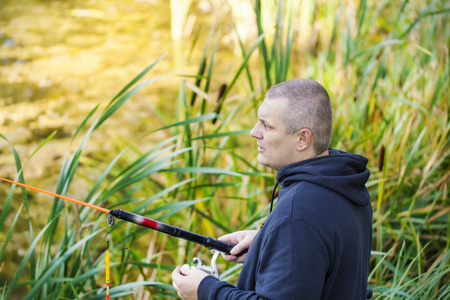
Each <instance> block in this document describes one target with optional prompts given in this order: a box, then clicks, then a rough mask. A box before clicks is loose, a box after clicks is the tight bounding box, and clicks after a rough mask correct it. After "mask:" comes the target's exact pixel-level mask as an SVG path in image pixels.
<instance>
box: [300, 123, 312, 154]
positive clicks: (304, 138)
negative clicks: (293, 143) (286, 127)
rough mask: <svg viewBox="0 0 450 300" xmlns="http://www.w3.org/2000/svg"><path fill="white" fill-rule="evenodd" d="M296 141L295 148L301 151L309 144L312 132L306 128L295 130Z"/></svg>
mask: <svg viewBox="0 0 450 300" xmlns="http://www.w3.org/2000/svg"><path fill="white" fill-rule="evenodd" d="M297 137H298V142H297V148H296V149H297V150H298V151H303V150H306V149H307V148H308V147H309V145H310V144H311V140H312V132H311V130H309V129H308V128H303V129H300V130H299V131H298V132H297Z"/></svg>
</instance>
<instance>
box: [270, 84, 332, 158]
mask: <svg viewBox="0 0 450 300" xmlns="http://www.w3.org/2000/svg"><path fill="white" fill-rule="evenodd" d="M266 99H270V100H275V99H288V100H289V102H288V106H287V107H286V109H285V110H284V112H282V113H281V116H280V118H281V119H282V120H283V123H284V125H285V126H286V134H294V133H296V132H297V131H299V130H300V129H303V128H307V129H309V130H311V133H312V136H313V140H314V143H313V149H314V151H315V152H316V154H320V153H322V152H324V151H326V150H327V149H328V147H329V146H330V140H331V127H332V112H331V103H330V98H329V97H328V93H327V91H326V90H325V88H324V87H323V86H322V85H321V84H320V83H318V82H316V81H314V80H312V79H294V80H289V81H285V82H282V83H279V84H277V85H275V86H273V87H272V88H271V89H270V90H269V91H268V92H267V93H266Z"/></svg>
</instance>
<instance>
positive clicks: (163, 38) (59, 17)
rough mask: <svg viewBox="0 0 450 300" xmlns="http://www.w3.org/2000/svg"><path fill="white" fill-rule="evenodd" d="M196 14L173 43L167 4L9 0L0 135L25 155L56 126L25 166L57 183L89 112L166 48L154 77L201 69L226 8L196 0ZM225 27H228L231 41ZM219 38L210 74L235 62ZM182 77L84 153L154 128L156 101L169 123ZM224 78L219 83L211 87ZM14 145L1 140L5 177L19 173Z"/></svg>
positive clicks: (130, 107)
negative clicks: (211, 34)
mask: <svg viewBox="0 0 450 300" xmlns="http://www.w3.org/2000/svg"><path fill="white" fill-rule="evenodd" d="M213 3H214V1H213ZM190 11H191V13H190V14H189V18H188V22H187V25H186V28H185V33H187V35H186V36H184V37H183V38H182V39H181V40H178V41H173V40H172V38H171V31H170V24H171V18H170V16H171V11H170V1H157V0H136V1H87V0H77V1H23V0H22V1H20V0H19V1H6V2H4V1H3V4H2V7H1V8H0V108H1V109H0V133H2V134H3V135H4V136H5V137H6V138H8V140H9V141H10V142H11V143H12V144H13V145H14V147H15V148H16V150H17V151H18V153H19V155H20V157H21V159H22V160H25V159H26V158H27V157H28V156H29V155H31V153H32V152H33V151H34V150H35V149H36V147H37V146H38V145H39V144H40V143H41V142H43V141H44V140H45V138H46V137H47V136H49V135H50V134H51V133H52V132H54V131H56V135H55V138H54V140H53V141H52V142H50V143H49V144H48V145H46V146H45V147H44V148H43V149H42V150H40V151H39V152H38V153H37V154H36V155H35V157H33V158H32V160H31V161H30V162H29V164H32V165H33V167H29V168H27V169H26V175H27V177H28V179H29V180H33V179H43V178H47V179H51V180H54V179H55V178H54V176H55V175H56V176H57V173H56V174H53V173H54V172H55V170H53V167H52V166H53V165H56V166H55V167H56V168H59V165H58V161H59V160H60V158H61V157H63V156H64V155H65V153H66V152H67V151H68V150H69V148H70V144H69V141H70V138H71V137H72V135H73V134H74V132H75V130H76V128H77V127H78V125H79V124H80V123H81V121H82V120H83V119H84V118H85V117H86V115H87V114H88V112H89V111H90V110H91V109H93V108H94V106H95V105H96V104H98V103H101V104H102V106H101V108H100V111H101V109H102V107H104V106H105V105H106V104H107V103H108V102H109V101H110V100H111V99H112V97H113V96H114V95H115V94H117V92H118V91H119V90H120V89H121V88H122V87H124V86H125V85H126V84H127V83H128V82H129V81H130V80H131V79H132V78H134V76H136V75H137V74H138V73H139V72H141V71H142V70H143V69H144V68H145V67H146V66H148V65H149V64H151V63H152V62H153V61H155V60H156V59H158V58H159V57H161V56H162V55H164V54H167V56H166V57H165V58H164V60H163V61H161V62H160V63H159V64H158V65H157V66H156V67H155V68H154V69H153V70H152V71H151V72H150V73H149V77H150V78H152V77H156V76H160V75H178V74H189V75H193V74H196V72H197V70H198V66H199V63H200V58H201V55H202V53H203V46H204V45H205V43H206V38H207V36H208V33H209V30H210V29H211V26H212V25H211V24H212V22H213V21H214V20H215V19H216V18H217V15H218V14H219V13H220V9H218V8H215V7H212V6H211V4H210V3H209V2H208V1H194V2H193V3H192V5H191V10H190ZM222 14H223V11H222ZM189 24H190V25H189ZM188 27H189V28H188ZM228 27H230V26H228ZM231 29H232V28H231V27H230V28H228V30H231ZM226 30H227V29H222V33H223V36H225V37H226V35H227V33H226ZM186 31H187V32H186ZM223 40H224V41H225V42H222V43H221V47H220V50H218V53H217V59H219V60H221V63H220V64H218V65H217V67H215V70H214V71H215V72H218V73H220V72H226V71H229V69H230V65H232V60H233V59H232V56H233V53H232V51H231V50H230V48H228V47H227V43H226V40H227V39H226V38H224V39H223ZM194 41H195V45H194V46H193V44H194ZM229 43H230V42H229ZM227 61H228V62H227ZM219 78H221V79H222V78H223V79H225V76H219ZM181 80H182V78H181V77H179V76H170V77H168V78H165V79H164V80H159V81H157V82H155V83H152V84H150V85H149V86H148V87H146V88H145V89H144V90H142V91H141V92H140V93H139V95H138V96H136V97H134V99H132V100H130V101H129V102H128V103H127V104H126V105H125V107H123V108H122V109H121V110H120V111H119V112H118V114H117V115H116V116H114V118H111V119H110V120H108V121H107V125H106V126H104V127H106V128H102V136H98V137H96V139H95V141H94V142H93V141H91V142H90V144H92V143H96V145H91V146H90V147H92V148H93V149H91V148H89V149H86V151H95V150H96V149H98V147H100V148H104V149H108V147H110V146H111V145H110V142H111V140H112V138H113V137H118V136H124V137H126V138H128V139H130V140H132V139H133V138H135V137H136V136H138V134H137V133H139V132H141V131H146V130H147V131H148V130H149V128H152V127H151V126H153V125H154V126H156V124H152V121H151V120H152V119H153V116H154V112H153V111H152V107H153V106H157V107H158V109H161V110H162V111H163V112H164V113H165V114H167V115H168V119H169V120H170V118H171V115H172V111H173V107H174V105H175V103H176V97H177V92H178V88H179V85H180V82H181ZM187 80H190V81H192V82H193V81H194V80H193V79H187ZM221 83H222V82H213V83H212V88H211V91H215V89H217V88H218V86H220V84H221ZM9 148H10V146H9V145H8V144H7V143H6V142H5V141H3V140H1V141H0V174H2V175H3V176H4V177H14V176H15V174H16V173H17V171H16V170H15V166H14V161H13V157H12V154H11V151H10V150H9ZM33 181H34V180H33Z"/></svg>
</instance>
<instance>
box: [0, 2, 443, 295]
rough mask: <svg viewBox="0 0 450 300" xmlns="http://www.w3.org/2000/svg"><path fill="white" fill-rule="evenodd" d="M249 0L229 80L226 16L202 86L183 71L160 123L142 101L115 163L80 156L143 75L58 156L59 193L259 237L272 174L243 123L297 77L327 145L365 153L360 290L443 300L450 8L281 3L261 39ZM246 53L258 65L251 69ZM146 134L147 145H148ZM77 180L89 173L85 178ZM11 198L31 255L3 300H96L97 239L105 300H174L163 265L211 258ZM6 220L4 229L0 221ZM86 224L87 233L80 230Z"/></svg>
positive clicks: (67, 209) (159, 238) (99, 288)
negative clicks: (366, 229)
mask: <svg viewBox="0 0 450 300" xmlns="http://www.w3.org/2000/svg"><path fill="white" fill-rule="evenodd" d="M253 3H254V9H255V11H254V13H255V15H254V16H255V22H256V23H255V27H256V28H257V30H256V31H257V35H256V36H255V37H254V39H253V40H252V41H250V42H249V43H248V44H247V43H246V42H245V41H244V40H240V39H238V41H237V42H238V43H237V44H236V46H237V47H239V49H240V51H241V53H242V58H241V60H240V61H239V63H238V64H237V65H236V66H235V67H234V69H233V71H232V72H230V74H227V76H225V77H224V76H221V77H220V79H217V78H216V77H214V76H215V73H214V72H213V67H215V66H216V65H219V64H221V63H222V62H221V61H220V60H217V49H218V48H219V47H221V44H220V43H221V42H220V40H221V39H220V37H221V35H222V34H223V33H222V29H221V28H222V27H221V26H220V25H221V23H220V22H225V21H224V20H219V21H218V22H217V24H218V25H217V26H216V25H215V26H213V27H212V29H211V31H210V34H209V37H208V39H207V42H206V45H205V47H204V48H203V56H202V58H201V59H200V61H199V62H198V64H199V68H198V69H199V71H198V72H197V73H196V74H194V75H193V77H194V78H195V80H196V82H194V83H191V82H190V80H191V77H186V79H185V80H184V81H182V82H181V84H180V86H179V89H178V90H179V92H178V98H177V99H176V110H175V113H174V114H173V115H174V118H173V119H171V120H167V118H166V117H165V116H164V115H163V114H162V113H159V111H158V107H156V106H152V109H153V110H154V111H155V112H157V113H156V115H157V118H158V122H159V123H160V124H163V125H162V126H161V127H160V128H158V129H156V130H152V131H149V132H146V133H144V134H142V135H141V136H140V137H138V138H136V139H135V140H133V141H128V140H127V139H126V138H122V139H119V138H118V140H117V142H116V148H115V152H114V154H113V155H112V157H110V158H109V160H106V159H102V160H99V159H96V158H90V157H85V156H83V149H84V148H85V147H86V144H87V143H88V141H89V138H91V136H92V133H93V132H94V131H95V130H96V129H97V128H98V127H99V126H100V125H101V124H102V123H103V122H104V121H106V120H107V119H108V118H111V117H113V114H114V112H115V111H116V110H117V109H119V108H120V107H121V106H122V104H123V103H124V102H125V101H128V99H130V98H131V97H132V96H133V95H135V94H136V93H137V92H138V91H139V90H140V89H141V88H143V87H144V86H145V85H147V84H148V83H150V82H151V81H153V80H155V79H156V78H154V79H150V80H147V81H145V80H144V81H142V78H143V76H144V75H145V74H146V73H147V72H149V71H150V70H151V68H152V67H153V65H154V64H153V65H151V66H150V67H148V68H147V69H145V70H144V71H143V72H142V73H141V74H140V75H139V76H137V77H136V78H135V79H134V80H132V82H130V84H128V85H127V86H126V87H125V88H124V89H123V90H122V91H121V92H120V93H119V94H118V95H117V97H115V98H114V99H113V100H112V101H111V103H110V105H109V106H108V107H107V108H106V109H105V111H103V113H101V114H100V117H99V118H97V119H96V120H94V121H93V122H92V121H91V119H92V118H93V117H94V116H95V115H96V114H97V108H94V109H93V111H92V112H91V113H90V114H89V115H88V116H87V117H86V118H85V120H84V121H83V123H82V124H81V125H80V127H79V130H77V132H76V133H75V135H74V138H75V136H78V135H81V134H84V138H83V140H82V142H81V143H80V145H79V146H78V148H76V150H75V151H74V153H72V154H69V153H68V154H67V156H66V158H65V160H64V164H63V165H62V167H61V173H60V177H59V181H58V185H57V188H56V192H58V193H62V194H66V193H68V192H69V191H70V187H71V183H72V181H73V178H74V176H79V177H81V178H84V179H85V180H86V181H87V182H88V183H89V185H90V186H91V187H92V188H91V190H90V192H89V193H88V195H87V196H86V198H85V199H84V200H85V201H86V202H90V203H95V204H97V205H104V206H106V207H108V208H119V207H120V208H123V209H125V210H129V211H132V212H134V213H138V214H142V215H145V216H148V217H151V218H153V219H157V220H161V221H165V222H167V223H170V224H172V225H175V226H179V227H182V228H185V229H187V230H191V231H195V232H198V233H200V234H204V235H210V236H214V237H217V236H220V235H221V234H224V233H227V232H231V231H234V230H239V229H248V228H256V227H257V226H258V224H259V223H260V222H262V221H263V220H264V218H265V216H266V215H267V198H268V194H269V190H270V189H271V188H272V187H273V184H274V181H275V179H274V173H273V172H272V171H271V170H268V169H266V168H263V167H261V166H259V165H258V163H257V160H256V153H254V152H255V151H254V144H251V141H249V139H250V138H249V137H248V136H247V133H248V128H249V127H250V126H251V124H252V123H253V121H255V120H256V110H257V107H258V105H259V103H260V102H261V101H262V97H263V95H264V92H265V91H266V90H267V88H268V87H270V86H271V85H273V84H276V83H277V82H280V81H283V80H288V79H292V78H294V77H308V78H314V79H316V80H318V81H319V82H321V83H322V84H323V85H324V86H325V87H327V89H328V90H329V93H330V96H331V98H332V103H333V109H334V126H333V140H332V147H335V148H339V149H342V150H346V151H350V152H356V153H358V154H362V155H364V156H367V157H368V158H369V159H370V162H369V166H368V167H369V169H370V170H371V173H372V174H371V178H370V180H369V182H368V188H369V192H370V196H371V200H372V207H373V211H374V218H373V241H372V244H373V247H372V250H373V251H372V255H371V256H372V259H371V265H370V274H369V276H368V281H369V286H370V287H371V288H372V289H373V290H374V297H373V299H447V298H448V297H449V296H450V288H449V276H448V274H449V271H450V268H449V258H450V254H449V247H450V244H449V242H448V241H449V239H450V232H449V225H450V224H449V223H450V218H449V212H450V208H449V203H448V179H449V176H450V172H449V165H450V159H449V156H450V138H449V131H450V122H449V118H448V112H449V101H448V95H447V94H448V93H447V91H448V88H449V54H448V49H447V48H448V47H447V46H446V45H447V44H448V41H449V40H450V32H449V30H448V29H446V28H448V14H449V12H450V9H448V8H446V7H445V5H444V4H443V3H442V2H441V1H428V2H426V3H423V2H420V1H417V2H414V1H413V2H408V1H403V2H402V3H396V2H392V1H381V2H380V3H373V2H371V1H364V0H362V1H360V3H358V4H357V5H356V4H354V3H353V2H345V3H341V2H340V1H327V2H326V3H325V2H323V1H314V2H313V3H314V5H306V4H302V5H300V6H297V4H296V3H297V2H295V1H279V2H278V3H279V4H278V6H277V7H276V13H275V14H274V15H273V22H274V24H277V25H276V27H275V29H274V30H272V31H267V30H266V29H264V26H263V25H264V24H263V22H262V20H263V18H262V15H263V14H264V12H263V11H262V9H264V6H263V7H261V5H260V1H256V0H255V1H254V2H253ZM305 16H309V17H308V18H307V20H309V21H308V22H306V21H305V20H304V19H302V17H305ZM298 24H302V26H303V27H301V28H302V29H304V30H305V31H304V32H303V33H302V32H299V29H298V26H297V25H298ZM234 25H235V24H234ZM233 27H234V28H236V26H233ZM305 32H306V33H305ZM307 33H308V34H307ZM299 38H301V39H307V40H308V43H300V42H299ZM305 44H306V45H308V46H307V47H305ZM300 45H302V46H300ZM253 59H257V60H259V62H260V63H258V64H256V66H255V65H253V64H252V62H253V61H252V60H253ZM158 61H159V60H157V61H156V62H155V63H157V62H158ZM223 78H226V79H223ZM260 78H262V80H260ZM244 82H245V83H246V84H244ZM214 86H217V87H218V88H217V89H216V90H214V89H213V87H214ZM194 95H195V96H194ZM193 99H194V101H192V100H193ZM195 99H196V100H195ZM215 100H216V101H215ZM150 105H152V104H150ZM213 120H216V121H215V123H213ZM91 122H92V123H91ZM90 123H91V125H90V127H88V124H90ZM155 135H157V138H156V137H155V140H157V142H154V144H153V146H152V147H150V148H146V147H144V146H143V145H144V144H145V143H144V142H145V141H146V139H149V138H151V137H153V136H155ZM0 137H2V139H3V140H4V141H6V142H7V137H5V136H0ZM51 138H52V137H51V136H50V137H49V138H48V139H47V140H46V141H44V142H43V143H42V144H43V145H45V144H46V143H47V141H48V140H50V139H51ZM73 140H75V139H73ZM11 147H12V149H14V147H13V146H11ZM40 148H41V147H39V148H38V149H36V151H38V150H39V149H40ZM381 149H383V150H381ZM13 154H14V158H15V162H16V169H17V174H18V176H17V179H18V180H19V181H21V182H24V178H25V177H23V174H24V173H26V164H24V165H25V167H23V166H22V163H21V159H20V157H19V156H18V155H17V153H16V152H15V151H14V150H13ZM80 162H82V164H83V168H82V169H81V168H80ZM83 172H86V173H83ZM87 174H96V177H95V180H93V179H92V177H91V176H87ZM21 192H22V194H21V197H22V198H23V199H24V206H25V212H26V213H27V215H26V216H25V217H26V218H27V220H28V224H29V231H30V241H29V243H30V247H29V249H28V251H27V252H26V254H25V256H24V258H23V259H22V261H21V263H20V265H19V267H18V270H17V271H16V272H15V276H14V277H13V279H12V280H11V281H10V282H5V283H3V284H2V286H3V287H0V289H1V295H2V297H3V298H7V297H9V296H11V295H13V294H14V293H18V292H19V290H20V289H22V290H25V291H26V293H27V295H26V299H31V298H35V299H42V298H56V297H66V298H80V299H83V298H93V299H100V298H103V297H104V296H105V289H104V283H103V281H102V280H103V278H104V268H105V265H104V256H105V244H106V243H105V240H106V239H109V240H110V241H111V245H112V248H111V257H112V258H111V261H112V262H113V263H112V282H113V288H112V289H111V294H112V295H113V296H114V297H123V298H126V297H133V298H138V299H148V297H151V298H152V299H158V298H160V299H166V298H168V297H176V294H175V293H174V291H173V288H172V287H171V285H170V282H171V279H170V273H171V272H172V270H173V268H174V267H175V266H176V265H178V264H182V263H185V262H189V261H190V260H191V259H192V257H193V256H194V255H195V256H199V257H200V258H202V259H203V260H205V261H206V263H207V262H208V261H209V255H208V251H205V249H201V248H200V246H198V245H194V244H192V243H186V242H185V241H182V240H177V239H174V238H171V237H167V236H164V235H163V234H159V233H151V232H149V231H148V230H147V229H144V228H138V227H136V226H135V225H132V224H129V223H124V222H120V221H118V222H117V224H116V225H115V226H114V227H112V228H108V227H107V226H106V224H105V222H104V216H102V215H97V214H96V213H94V212H92V211H91V210H89V209H87V208H74V207H71V206H65V205H64V203H63V202H62V201H59V200H56V201H55V203H54V205H53V207H52V210H51V212H50V215H49V218H48V220H47V224H46V225H45V227H44V228H43V229H41V230H40V231H39V232H37V233H35V232H34V230H35V229H34V227H33V226H34V225H33V218H32V217H31V216H30V214H29V213H28V207H27V206H28V201H27V197H29V196H28V194H27V192H26V191H24V190H21ZM12 197H13V190H11V192H10V193H9V195H8V196H7V197H6V201H5V204H4V205H3V210H2V213H1V215H0V228H1V229H2V230H5V232H6V230H7V233H5V234H4V235H5V242H4V244H3V246H2V249H1V252H0V261H2V262H4V260H5V253H6V250H7V249H8V245H10V244H11V236H12V235H13V234H14V233H15V232H16V230H17V229H16V227H15V226H16V224H17V222H18V219H19V218H23V215H24V210H23V208H19V210H18V211H15V212H13V211H11V209H10V208H9V207H10V203H11V201H12ZM8 216H9V217H10V219H11V220H12V221H11V222H10V223H8V224H10V225H9V228H6V227H5V225H6V224H7V223H6V221H5V220H6V218H7V217H8ZM85 224H89V225H88V227H89V231H88V232H86V231H83V230H82V228H83V227H84V226H86V225H85ZM2 232H3V231H2ZM125 246H126V247H127V248H130V249H132V250H128V249H126V248H125ZM2 259H3V260H2ZM0 266H1V263H0ZM0 268H1V267H0ZM219 268H220V270H221V271H225V272H223V278H224V279H227V280H229V281H230V282H232V283H234V282H236V280H237V277H238V276H237V275H238V274H239V266H235V265H234V264H231V263H227V262H224V261H223V260H219ZM26 270H29V272H26ZM25 273H27V274H26V275H27V277H25Z"/></svg>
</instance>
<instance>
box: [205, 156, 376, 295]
mask: <svg viewBox="0 0 450 300" xmlns="http://www.w3.org/2000/svg"><path fill="white" fill-rule="evenodd" d="M329 152H330V155H327V156H320V157H316V158H312V159H308V160H304V161H301V162H298V163H294V164H290V165H287V166H284V167H282V168H281V169H280V171H279V172H278V174H277V181H278V182H279V183H280V185H281V188H280V192H279V195H278V204H277V206H276V207H275V209H274V210H273V212H272V213H271V214H269V216H268V218H267V219H266V222H265V223H264V226H263V227H262V228H261V229H260V230H259V232H258V234H257V235H256V236H255V239H254V240H253V242H252V244H251V246H250V249H249V251H248V254H247V257H246V259H245V262H244V265H243V267H242V271H241V274H240V276H239V281H238V284H237V287H235V286H233V285H231V284H229V283H227V282H225V281H220V280H218V279H216V278H214V277H212V276H208V277H206V278H205V279H203V280H202V282H201V283H200V286H199V289H198V293H197V294H198V298H199V299H261V298H262V299H283V300H284V299H308V300H314V299H339V300H341V299H342V300H352V299H358V300H359V299H366V291H367V275H368V267H369V256H370V248H371V240H372V208H371V205H370V198H369V194H368V192H367V189H366V187H365V183H366V182H367V180H368V178H369V175H370V173H369V170H368V169H367V168H366V164H367V159H366V158H365V157H363V156H359V155H355V154H350V153H346V152H343V151H338V150H333V149H330V150H329Z"/></svg>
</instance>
